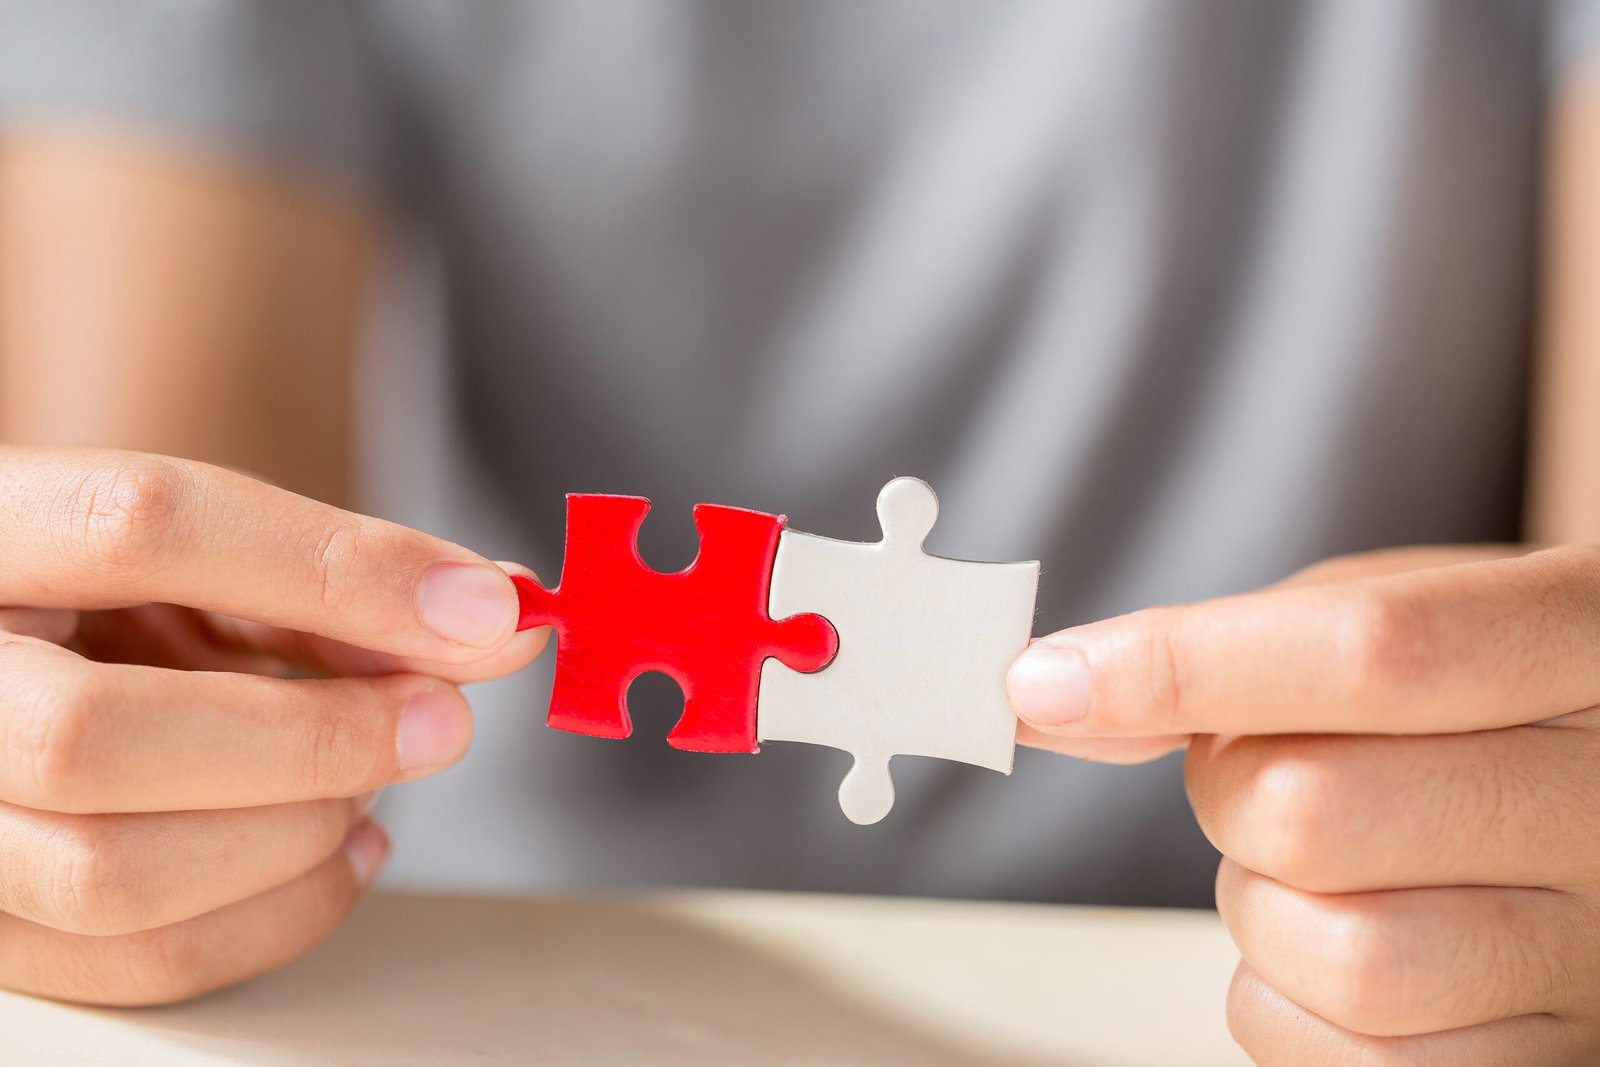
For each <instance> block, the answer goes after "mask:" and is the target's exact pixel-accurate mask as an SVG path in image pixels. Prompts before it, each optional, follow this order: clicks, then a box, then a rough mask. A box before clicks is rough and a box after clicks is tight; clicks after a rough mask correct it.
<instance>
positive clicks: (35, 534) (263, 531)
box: [0, 448, 517, 663]
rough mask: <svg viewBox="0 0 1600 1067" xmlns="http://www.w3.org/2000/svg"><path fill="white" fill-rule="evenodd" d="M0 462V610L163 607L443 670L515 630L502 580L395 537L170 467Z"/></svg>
mask: <svg viewBox="0 0 1600 1067" xmlns="http://www.w3.org/2000/svg"><path fill="white" fill-rule="evenodd" d="M4 456H5V460H6V468H5V470H6V480H7V482H8V483H9V492H8V494H7V506H6V507H5V508H4V509H0V537H3V538H4V540H5V543H6V546H7V549H8V552H9V561H10V565H9V566H7V567H5V568H3V569H0V602H8V603H15V604H31V605H38V606H41V607H63V608H106V607H124V606H128V605H131V604H136V603H143V602H146V601H156V602H166V603H178V604H184V605H186V606H189V607H195V608H201V609H204V610H207V611H214V612H218V613H220V614H223V615H230V616H235V617H239V618H247V619H254V620H256V621H258V622H263V623H267V624H270V625H273V626H281V627H285V628H287V629H292V630H304V631H307V632H310V633H316V634H321V635H322V636H324V637H329V638H333V639H335V640H338V641H344V642H347V643H349V644H353V645H359V646H362V647H365V648H373V649H377V650H379V651H383V652H389V653H392V654H395V655H402V656H412V657H418V658H421V659H426V660H430V661H432V660H438V661H441V662H447V663H464V662H469V661H471V660H474V659H480V658H482V657H483V656H485V655H487V654H488V653H489V652H491V651H493V650H495V649H497V648H499V647H500V646H501V645H502V644H504V643H505V642H506V641H507V640H508V639H509V638H510V637H511V634H512V632H513V631H514V629H515V627H516V622H517V595H516V590H515V588H514V587H513V586H512V584H511V579H510V578H509V577H508V576H507V575H506V573H505V572H504V571H503V570H501V569H500V568H499V567H496V566H495V565H494V564H492V563H490V562H489V561H488V560H486V559H483V558H482V557H480V556H477V555H475V554H474V553H471V552H468V551H467V550H466V549H464V548H461V547H459V546H457V545H452V544H449V543H448V542H445V541H441V540H439V539H438V538H434V537H428V536H427V535H425V534H421V533H417V532H416V531H414V530H408V529H406V528H405V527H403V526H397V525H395V524H393V523H388V522H384V521H382V520H380V519H373V518H368V517H366V516H363V515H355V514H352V513H350V512H346V511H341V510H339V509H337V508H334V507H330V506H328V505H326V504H320V503H317V502H316V501H312V500H307V499H305V498H304V497H299V496H295V495H294V494H292V493H288V492H285V491H284V490H282V489H276V488H274V487H272V486H269V485H265V484H263V483H261V482H257V481H254V480H252V479H250V478H246V477H244V476H243V475H239V474H235V473H233V472H232V471H227V470H224V469H222V468H220V467H212V466H208V465H206V464H201V463H191V462H188V461H184V460H176V459H167V458H164V457H155V456H145V455H139V454H136V453H119V452H104V451H92V450H70V451H69V450H32V449H16V448H8V449H6V450H5V452H4Z"/></svg>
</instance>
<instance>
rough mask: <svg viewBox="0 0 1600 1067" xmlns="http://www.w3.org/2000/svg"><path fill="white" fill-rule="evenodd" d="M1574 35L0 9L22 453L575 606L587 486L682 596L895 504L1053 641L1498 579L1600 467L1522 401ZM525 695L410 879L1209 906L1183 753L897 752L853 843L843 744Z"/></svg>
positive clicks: (1552, 23) (816, 11) (643, 706)
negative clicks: (988, 571) (711, 532)
mask: <svg viewBox="0 0 1600 1067" xmlns="http://www.w3.org/2000/svg"><path fill="white" fill-rule="evenodd" d="M1597 9H1600V4H1596V3H1594V2H1592V0H1525V2H1515V0H1501V2H1493V0H1473V2H1453V0H1437V2H1428V0H1321V2H1317V0H1302V2H1293V3H1284V2H1269V0H1203V2H1180V0H1129V2H1126V3H1117V4H1106V3H1100V2H1095V0H1034V2H1026V0H1015V2H1002V0H992V2H978V0H965V2H958V3H944V4H932V3H920V2H911V0H872V2H864V3H862V2H855V3H845V2H841V0H810V2H802V3H779V2H775V0H760V2H746V3H734V2H731V0H730V2H713V0H704V2H691V0H676V2H659V3H633V2H624V0H608V2H578V0H571V2H562V0H548V2H532V0H530V2H525V3H514V2H496V3H488V2H485V3H477V4H453V5H446V4H438V3H424V2H404V0H389V2H382V0H374V2H371V3H336V2H331V0H273V2H270V3H268V2H264V0H263V2H249V0H191V2H179V0H165V2H159V0H128V2H112V0H100V2H94V0H58V2H48V3H47V2H44V0H36V2H23V0H0V116H3V121H4V127H3V133H0V434H3V435H4V437H5V438H6V439H7V440H13V441H29V442H40V443H72V444H110V445H117V446H121V447H130V448H138V449H146V450H151V451H158V452H165V453H172V454H179V455H185V456H190V457H193V458H198V459H205V460H210V461H213V462H221V463H228V464H233V465H238V466H242V467H245V468H247V469H250V470H252V471H255V472H258V473H260V474H261V475H263V476H265V477H269V478H271V479H273V480H275V481H278V482H280V483H281V484H284V485H286V486H288V487H290V488H294V489H296V490H298V491H301V492H305V493H307V494H310V495H313V496H318V497H320V498H323V499H328V500H332V501H334V502H336V503H340V504H343V505H345V506H352V507H357V508H359V509H361V510H364V511H368V512H372V513H375V514H379V515H383V516H385V517H388V518H392V519H395V520H398V521H401V522H404V523H407V524H409V525H413V526H416V527H419V528H421V529H423V530H427V531H429V532H432V533H436V534H439V535H442V536H445V537H448V538H450V539H452V540H456V541H459V542H461V543H463V544H465V545H467V546H469V547H471V548H473V549H475V550H478V551H481V552H483V553H485V554H487V555H489V556H491V557H492V558H499V559H514V560H519V561H522V562H525V563H527V564H529V565H531V566H533V567H534V568H535V569H536V570H537V571H539V573H541V574H542V575H545V576H546V577H547V578H551V579H553V578H554V577H555V576H556V575H557V574H558V573H559V570H560V558H561V542H562V535H563V526H564V518H563V507H564V502H563V496H564V494H565V493H567V492H621V493H630V494H637V495H643V496H648V497H650V498H652V500H653V501H654V502H655V511H654V513H653V514H652V517H651V519H650V520H649V522H648V523H647V524H646V527H645V531H644V534H643V538H642V551H643V553H644V555H645V557H646V558H647V560H649V561H650V562H651V563H653V564H654V565H656V566H658V567H660V568H662V569H675V568H677V567H679V566H682V565H683V564H685V563H686V562H688V561H689V560H690V559H691V558H692V557H693V554H694V551H695V543H694V534H693V529H692V527H691V526H690V521H689V509H690V507H691V506H692V505H693V504H694V503H695V502H698V501H702V500H704V501H714V502H718V503H727V504H734V505H740V506H745V507H751V508H756V509H760V510H766V511H771V512H775V513H783V514H786V515H788V516H789V519H790V521H791V523H792V524H793V525H794V526H796V527H798V528H800V529H804V530H810V531H815V532H819V533H824V534H827V535H830V536H835V537H841V538H852V539H873V538H875V536H876V534H877V527H876V518H875V515H874V512H873V500H874V498H875V495H876V492H877V489H878V487H879V486H880V485H882V484H883V483H884V482H885V481H886V480H888V478H890V477H892V476H894V475H898V474H916V475H919V476H921V477H923V478H926V479H927V480H929V481H930V482H931V483H932V484H933V485H934V486H935V487H936V489H937V490H938V491H939V493H940V497H941V503H942V513H941V518H940V522H939V525H938V526H937V527H936V529H935V531H934V534H933V536H932V538H931V539H930V542H929V547H930V549H931V550H933V551H936V552H939V553H941V554H946V555H952V556H959V557H966V558H975V559H1001V560H1005V559H1034V558H1037V559H1040V560H1042V561H1043V562H1044V572H1043V583H1042V586H1041V590H1040V600H1039V608H1040V612H1039V616H1038V620H1037V625H1036V632H1039V633H1043V632H1046V631H1049V630H1054V629H1058V628H1061V627H1064V626H1068V625H1071V624H1073V623H1076V622H1082V621H1087V620H1090V619H1094V618H1099V617H1103V616H1107V615H1111V614H1115V613H1119V612H1123V611H1128V610H1132V609H1134V608H1138V607H1142V606H1145V605H1148V604H1152V603H1161V602H1172V601H1180V600H1189V599H1195V598H1200V597H1206V596H1212V595H1217V594H1221V593H1227V592H1234V591H1240V590H1244V589H1248V588H1252V587H1255V586H1259V585H1262V584H1265V583H1268V582H1270V581H1273V580H1275V579H1277V578H1279V577H1282V576H1283V575H1285V574H1287V573H1289V572H1291V571H1293V570H1294V569H1296V568H1298V567H1301V566H1304V565H1306V564H1308V563H1310V562H1313V561H1315V560H1317V559H1320V558H1323V557H1326V556H1329V555H1334V554H1337V553H1342V552H1349V551H1355V550H1360V549H1365V548H1373V547H1379V546H1385V545H1395V544H1407V543H1420V542H1449V541H1488V540H1513V539H1516V538H1518V537H1519V536H1521V535H1522V534H1523V532H1524V528H1525V526H1524V515H1525V514H1526V513H1528V512H1527V508H1528V507H1529V506H1530V504H1529V501H1530V499H1531V497H1530V493H1529V492H1528V489H1529V485H1530V483H1529V481H1528V477H1529V476H1528V472H1529V470H1530V469H1532V470H1533V471H1534V474H1533V478H1534V483H1533V487H1534V489H1535V491H1536V492H1535V493H1534V494H1533V496H1537V495H1538V492H1537V490H1538V487H1539V485H1540V484H1542V483H1541V482H1540V481H1539V480H1540V479H1542V478H1557V477H1558V476H1559V477H1560V478H1566V479H1569V480H1570V479H1571V478H1572V477H1574V476H1575V474H1574V472H1576V473H1577V474H1583V473H1585V471H1583V470H1579V469H1578V468H1576V467H1574V466H1573V465H1572V463H1571V462H1568V461H1567V459H1566V457H1568V456H1570V455H1572V454H1575V452H1576V451H1581V450H1579V449H1577V447H1576V445H1573V446H1572V447H1571V448H1569V447H1568V445H1569V443H1570V442H1572V441H1578V440H1579V438H1581V437H1582V435H1583V434H1584V433H1586V432H1587V431H1585V430H1583V429H1582V428H1581V427H1582V426H1584V425H1586V423H1587V420H1586V419H1584V418H1583V417H1582V412H1581V409H1580V408H1577V407H1574V404H1575V403H1576V401H1574V400H1572V399H1571V397H1578V396H1581V391H1579V390H1569V389H1566V388H1564V387H1558V386H1561V385H1562V384H1563V383H1568V384H1570V383H1572V382H1576V381H1581V380H1582V376H1581V374H1578V372H1572V374H1578V377H1573V376H1572V374H1569V375H1568V376H1567V377H1561V378H1556V379H1551V380H1554V381H1556V382H1557V383H1558V386H1552V387H1550V389H1549V390H1547V391H1548V392H1549V393H1550V395H1551V396H1554V397H1556V399H1554V400H1550V401H1549V402H1543V401H1541V402H1540V404H1538V405H1534V406H1533V407H1532V409H1531V410H1533V411H1535V412H1536V413H1537V414H1536V416H1535V417H1534V418H1533V419H1532V420H1530V415H1529V412H1530V403H1531V402H1532V401H1534V400H1535V399H1536V394H1535V390H1536V386H1535V382H1536V381H1544V380H1546V379H1544V378H1538V379H1536V378H1535V374H1534V369H1535V364H1536V356H1537V355H1538V354H1539V353H1540V350H1541V348H1544V349H1550V348H1552V347H1553V348H1556V349H1559V350H1560V351H1563V352H1564V351H1567V350H1569V349H1571V350H1576V349H1578V348H1583V349H1584V350H1585V351H1589V350H1591V348H1592V346H1591V345H1590V343H1589V341H1587V340H1584V339H1583V338H1585V337H1588V336H1589V335H1587V334H1583V335H1581V336H1580V330H1579V326H1581V324H1582V323H1586V322H1590V321H1591V320H1592V313H1591V312H1590V311H1589V310H1587V309H1589V308H1590V307H1592V305H1593V304H1594V303H1595V301H1594V299H1593V298H1594V285H1595V274H1594V271H1593V267H1594V263H1593V262H1592V260H1590V259H1586V258H1584V257H1583V255H1580V253H1579V252H1575V251H1571V250H1570V249H1569V248H1568V246H1567V245H1564V244H1561V243H1560V242H1552V240H1551V234H1552V233H1563V232H1566V228H1565V226H1557V227H1555V229H1552V223H1551V219H1552V218H1553V217H1556V216H1555V215H1554V214H1553V213H1554V212H1556V211H1557V209H1558V208H1559V210H1560V211H1561V212H1564V213H1565V214H1562V215H1560V216H1559V217H1560V218H1562V219H1566V220H1568V223H1569V224H1571V220H1573V219H1574V218H1576V219H1579V220H1580V221H1579V222H1578V223H1576V224H1572V225H1576V226H1577V228H1578V229H1579V230H1583V232H1591V231H1592V229H1593V220H1594V217H1595V213H1594V209H1593V207H1592V206H1585V205H1592V202H1593V196H1594V193H1593V191H1592V189H1589V190H1585V189H1583V188H1580V186H1581V185H1582V183H1581V182H1579V181H1577V180H1576V179H1572V178H1570V177H1568V178H1563V175H1567V174H1569V172H1570V171H1571V169H1572V167H1573V166H1575V164H1572V163H1570V161H1569V162H1562V161H1564V160H1569V158H1577V157H1576V156H1575V155H1572V153H1573V152H1575V151H1576V150H1574V149H1570V148H1569V149H1567V150H1565V151H1566V152H1567V154H1562V151H1561V150H1559V149H1560V146H1561V145H1567V144H1569V142H1571V143H1579V142H1581V143H1585V144H1590V145H1591V146H1592V144H1593V142H1594V139H1595V138H1594V136H1593V134H1592V133H1584V132H1583V131H1586V130H1590V125H1589V124H1588V120H1587V119H1571V118H1568V117H1566V116H1568V115H1569V114H1582V115H1589V116H1590V117H1592V114H1593V113H1594V111H1595V109H1594V108H1593V107H1588V106H1585V107H1583V108H1579V107H1578V106H1576V105H1572V106H1571V107H1569V105H1568V104H1567V103H1566V101H1568V100H1569V99H1573V98H1578V97H1582V98H1584V99H1587V98H1588V97H1590V96H1592V95H1593V91H1592V88H1582V87H1585V86H1591V85H1592V82H1593V77H1592V70H1593V68H1594V63H1593V56H1594V54H1595V48H1596V44H1597V42H1600V17H1597ZM1575 87H1579V88H1575ZM1575 131H1576V132H1575ZM1585 137H1587V138H1588V140H1586V141H1585V140H1583V138H1585ZM1584 158H1588V157H1584ZM1582 173H1593V172H1592V171H1584V172H1582ZM1573 212H1578V213H1579V214H1577V215H1574V214H1573ZM1586 226H1587V227H1589V229H1584V227H1586ZM1590 244H1600V242H1590ZM1583 247H1585V248H1587V247H1590V245H1584V246H1583ZM1552 264H1555V266H1552ZM1584 264H1587V266H1585V265H1584ZM1552 294H1556V295H1552ZM1574 323H1576V324H1578V325H1572V324H1574ZM1541 358H1542V357H1541ZM1574 358H1575V357H1574ZM1569 362H1570V361H1569ZM1562 365H1563V366H1565V365H1566V364H1562ZM1562 397H1568V399H1566V400H1562V399H1561V398H1562ZM1575 426H1576V427H1579V429H1573V427H1575ZM1575 435H1576V436H1575ZM1597 454H1600V453H1597ZM1530 457H1533V459H1530ZM1540 457H1542V462H1543V464H1544V465H1542V466H1540V465H1538V464H1537V463H1536V465H1535V467H1533V468H1530V466H1529V464H1530V462H1533V461H1534V460H1538V459H1539V458H1540ZM1563 463H1566V466H1563ZM1549 471H1555V472H1556V473H1554V474H1551V473H1548V472H1549ZM1552 484H1553V483H1552ZM1542 499H1543V500H1544V504H1543V507H1544V509H1545V510H1544V511H1542V512H1540V514H1541V515H1544V516H1545V517H1546V518H1547V519H1548V520H1549V521H1548V522H1547V523H1546V525H1545V526H1543V527H1542V529H1545V530H1547V531H1552V532H1561V531H1571V530H1576V529H1580V528H1581V529H1587V528H1588V527H1586V526H1585V524H1586V523H1589V522H1590V520H1591V519H1592V518H1593V517H1592V516H1590V515H1588V514H1587V513H1581V514H1580V513H1576V512H1573V511H1572V510H1571V507H1569V506H1568V505H1566V504H1565V503H1564V502H1563V500H1562V499H1557V498H1556V497H1555V496H1554V495H1552V494H1550V493H1545V494H1544V498H1542ZM1564 508H1565V509H1566V510H1563V509H1564ZM1586 536H1593V535H1592V534H1587V535H1586ZM241 580H248V568H247V567H246V568H244V569H242V570H241ZM550 663H551V659H550V658H549V657H548V656H547V657H546V658H545V659H544V660H542V661H541V662H540V664H538V665H537V666H536V667H534V668H533V669H531V670H529V671H526V672H524V673H523V674H521V675H519V676H516V677H513V678H508V679H505V680H502V681H499V682H495V683H490V684H486V685H481V686H478V687H476V688H475V690H474V691H473V696H474V705H475V708H476V710H477V724H478V725H477V730H478V736H477V741H476V743H475V745H474V747H473V750H472V751H471V752H470V753H469V755H468V756H467V758H466V759H465V761H464V762H463V763H462V764H461V765H459V766H458V767H456V768H455V769H453V770H451V771H449V772H447V773H445V774H443V775H440V776H439V777H437V778H434V779H429V780H425V781H420V782H417V783H414V784H408V785H406V786H404V787H400V788H395V789H392V790H390V791H388V792H387V793H385V794H384V796H383V797H382V799H381V801H380V805H379V808H378V815H379V817H380V818H381V819H382V820H383V821H384V822H385V824H386V825H387V826H388V827H389V828H390V830H391V832H392V834H393V836H394V839H395V849H394V857H393V860H392V863H391V865H390V867H389V869H388V871H387V872H386V874H385V878H386V879H387V882H388V884H390V885H398V884H405V885H427V886H451V887H475V888H491V889H494V888H503V889H527V888H534V887H549V886H562V887H571V886H619V885H641V884H652V885H654V884H677V885H719V886H765V887H780V888H792V889H823V890H853V891H866V892H893V893H919V894H936V895H948V896H967V897H1003V898H1018V899H1036V900H1063V901H1078V902H1108V903H1124V904H1206V903H1209V901H1210V895H1211V882H1212V878H1213V876H1214V873H1215V859H1216V855H1215V853H1214V852H1213V851H1212V850H1211V848H1210V846H1209V845H1208V844H1207V843H1206V842H1205V840H1204V839H1203V837H1202V836H1201V835H1200V833H1199V831H1198V829H1197V828H1196V827H1195V824H1194V821H1193V817H1192V815H1191V814H1190V813H1189V810H1188V806H1187V803H1186V801H1185V799H1184V794H1183V785H1182V774H1181V771H1182V767H1181V756H1174V757H1170V758H1168V759H1164V760H1161V761H1158V762H1155V763H1153V764H1149V765H1146V766H1141V767H1132V768H1124V767H1108V766H1099V765H1093V764H1086V763H1080V762H1076V761H1072V760H1069V759H1066V758H1063V757H1058V756H1053V755H1048V754H1044V753H1040V752H1035V751H1032V750H1027V749H1023V750H1020V751H1019V752H1018V759H1017V766H1016V770H1015V773H1014V774H1013V776H1012V777H1011V778H1009V779H1008V778H1005V777H1002V776H1000V775H997V774H995V773H993V772H990V771H984V770H980V769H977V768H974V767H968V766H964V765H960V764H950V763H942V762H938V761H932V760H922V759H916V758H912V757H901V758H899V759H897V760H896V761H895V779H896V782H897V785H898V794H899V795H898V799H897V802H896V806H895V810H894V811H893V813H892V814H891V816H890V817H889V818H888V819H887V820H885V821H884V822H882V823H880V824H877V825H875V826H872V827H867V828H860V827H855V826H852V825H850V824H849V823H847V822H845V820H844V819H843V818H842V817H841V816H840V814H839V811H838V809H837V806H836V803H835V800H834V790H835V789H836V786H837V783H838V780H839V778H840V777H841V776H842V774H843V772H844V770H845V768H846V767H847V765H848V759H849V757H848V756H846V755H845V754H843V753H840V752H835V751H832V750H829V749H824V748H814V747H811V746H802V745H788V744H781V743H777V744H771V745H768V746H766V747H765V748H764V749H763V751H762V752H761V753H760V755H759V756H756V757H743V756H708V755H696V754H690V753H681V752H677V751H674V750H672V749H670V748H668V747H666V745H665V744H664V742H663V740H662V738H663V737H664V735H665V733H666V731H667V729H668V728H669V726H670V724H671V722H672V721H673V719H674V717H675V713H676V706H677V704H678V703H679V697H678V694H677V692H676V690H675V688H674V687H673V686H672V684H671V683H670V682H666V681H664V680H663V679H661V678H657V677H647V678H644V679H641V680H640V682H639V683H638V684H637V685H636V686H635V689H634V692H633V702H632V706H633V709H634V715H635V723H636V730H635V735H634V737H633V738H631V739H630V740H628V741H626V742H602V741H597V740H593V739H589V738H585V737H578V736H572V735H567V734H562V733H558V732H555V731H550V730H547V729H545V727H544V725H543V717H544V708H545V703H546V700H547V698H548V686H549V673H548V672H549V667H550Z"/></svg>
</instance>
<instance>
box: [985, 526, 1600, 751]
mask: <svg viewBox="0 0 1600 1067" xmlns="http://www.w3.org/2000/svg"><path fill="white" fill-rule="evenodd" d="M1597 608H1600V551H1597V550H1595V549H1592V548H1562V549H1551V550H1548V551H1544V552H1536V553H1532V554H1529V555H1525V556H1519V557H1516V558H1511V559H1500V560H1492V561H1487V562H1474V563H1464V564H1457V565H1450V566H1443V567H1437V568H1431V569H1428V570H1423V571H1414V572H1410V573H1404V574H1395V575H1387V576H1382V577H1375V578H1365V579H1361V580H1357V581H1346V582H1331V583H1327V584H1314V585H1305V586H1295V587H1289V588H1275V589H1269V590H1266V591H1264V592H1259V593H1251V594H1247V595H1244V596H1236V597H1227V598H1223V599H1220V600H1213V601H1208V602H1204V603H1200V604H1193V605H1184V606H1178V607H1163V608H1152V609H1148V610H1145V611H1139V612H1134V613H1133V614H1131V615H1124V616H1122V617H1120V618H1115V619H1109V620H1106V621H1104V622H1098V623H1092V624H1090V625H1087V626H1080V627H1076V628H1073V629H1069V630H1063V631H1061V632H1059V633H1056V634H1052V635H1050V636H1048V637H1044V638H1041V639H1039V640H1038V641H1036V642H1034V644H1033V645H1032V646H1030V648H1029V649H1028V650H1027V651H1026V652H1024V653H1023V654H1022V656H1020V657H1019V658H1018V660H1017V662H1016V663H1015V664H1013V666H1012V670H1011V674H1010V677H1009V679H1008V685H1009V688H1010V692H1011V696H1012V702H1013V704H1014V705H1015V706H1016V708H1017V712H1018V714H1019V716H1020V717H1021V718H1022V719H1023V720H1024V721H1026V722H1028V723H1030V724H1031V725H1033V726H1035V727H1037V728H1038V729H1040V730H1042V731H1045V732H1047V733H1050V734H1054V735H1057V736H1094V737H1146V736H1160V735H1169V734H1280V733H1376V734H1419V733H1459V732H1466V731H1472V730H1487V729H1495V728H1499V727H1505V726H1514V725H1521V724H1525V723H1532V722H1538V721H1541V720H1544V719H1548V718H1553V717H1555V716H1557V715H1562V714H1566V713H1568V712H1571V711H1576V710H1578V709H1580V708H1584V707H1588V706H1590V705H1592V704H1595V703H1596V702H1597V701H1600V657H1596V656H1595V655H1594V649H1595V648H1596V645H1597V643H1600V610H1597Z"/></svg>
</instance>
